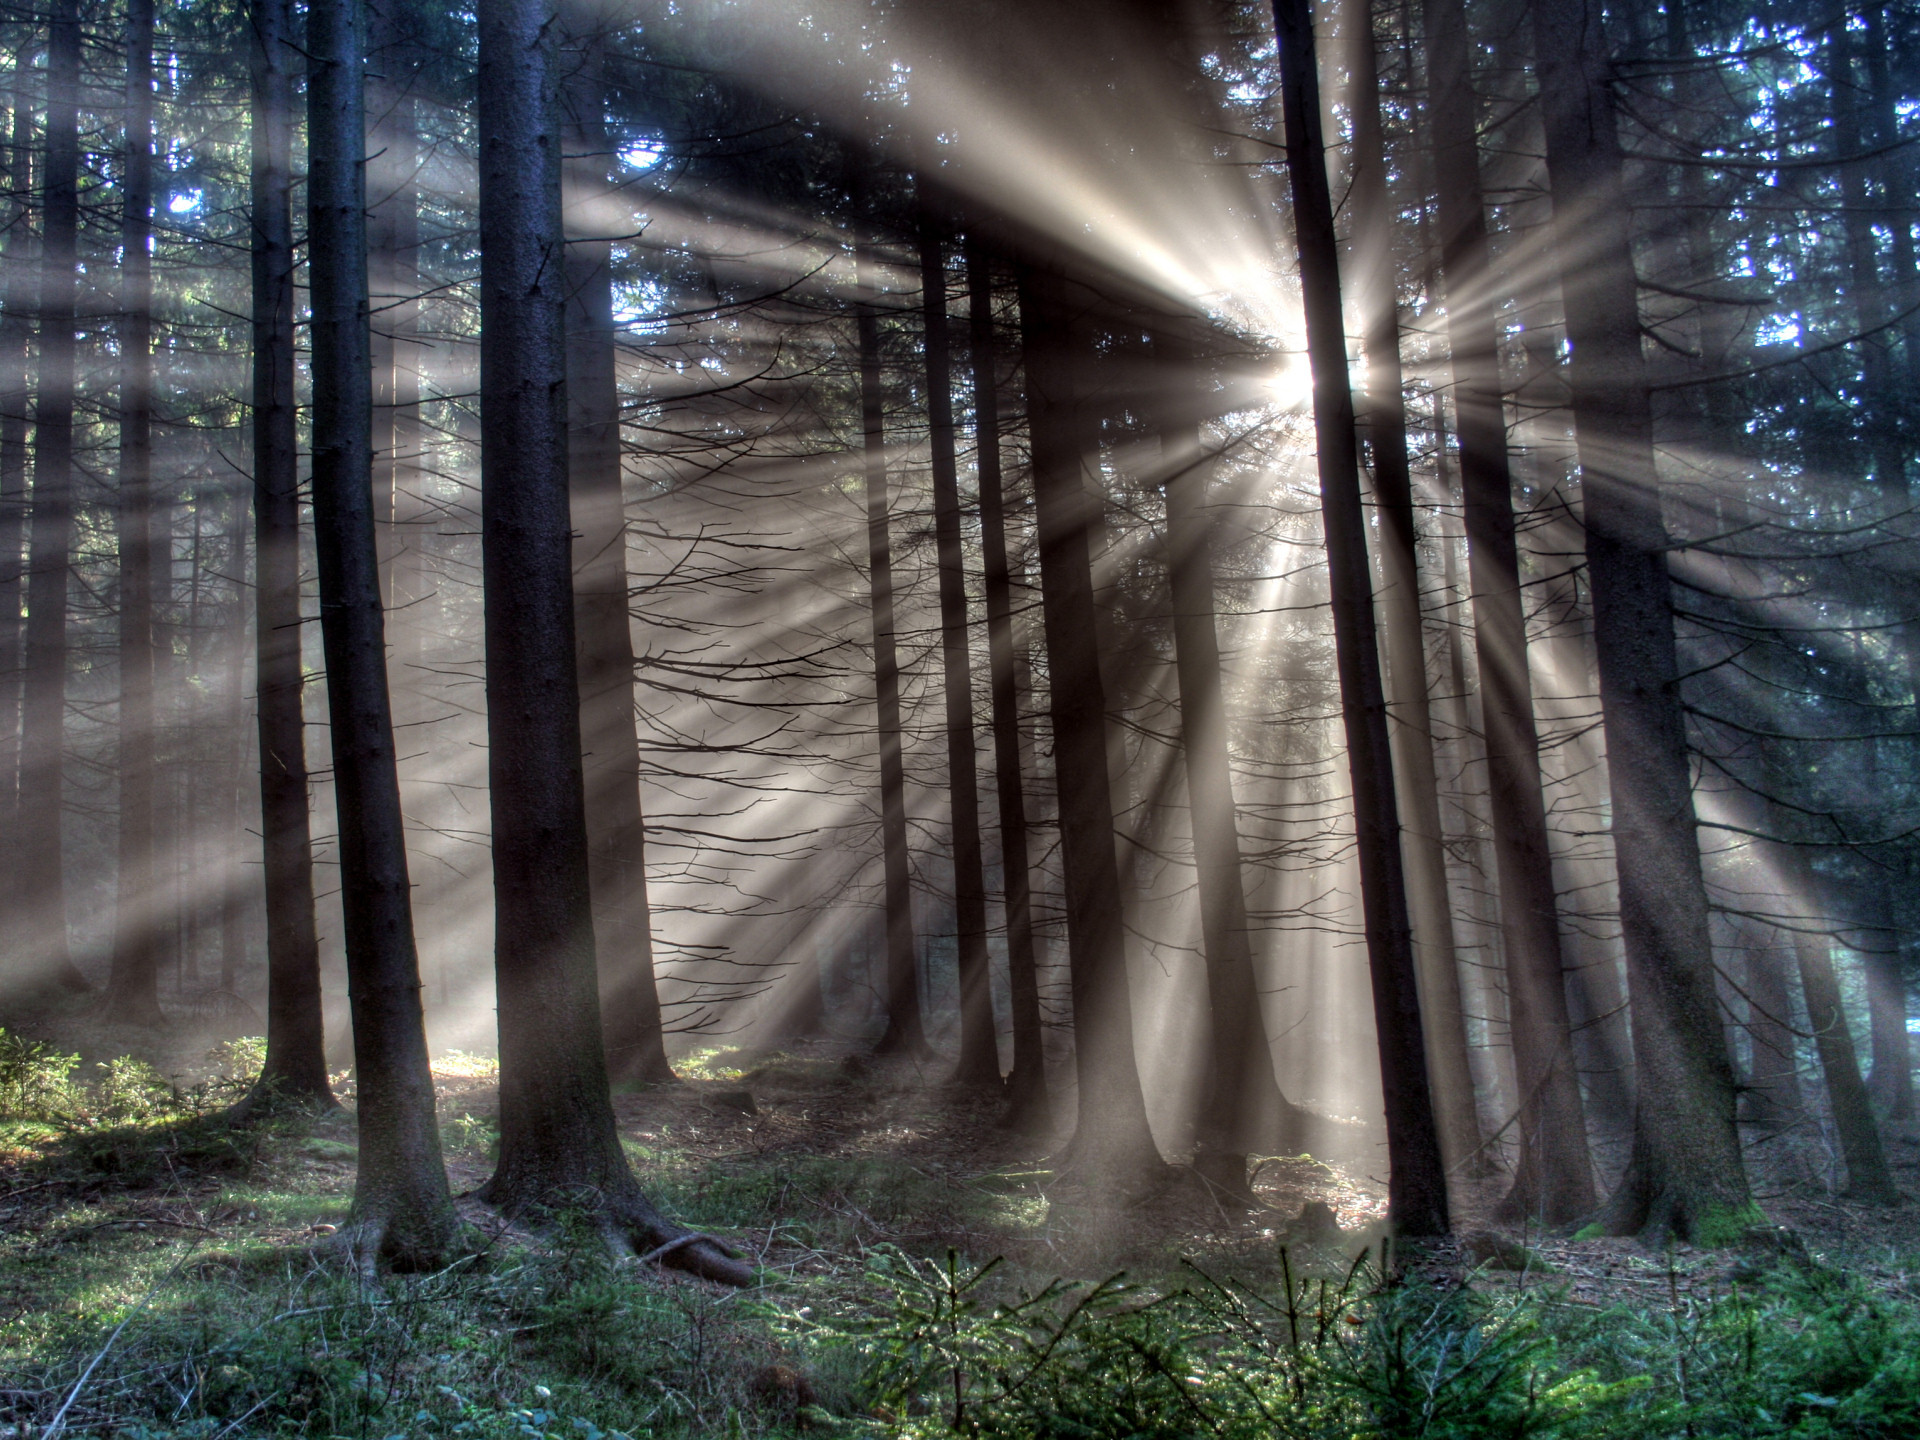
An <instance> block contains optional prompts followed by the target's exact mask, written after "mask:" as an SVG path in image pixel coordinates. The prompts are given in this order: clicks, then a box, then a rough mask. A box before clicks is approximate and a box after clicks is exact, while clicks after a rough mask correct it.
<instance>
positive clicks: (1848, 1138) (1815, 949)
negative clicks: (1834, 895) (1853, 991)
mask: <svg viewBox="0 0 1920 1440" xmlns="http://www.w3.org/2000/svg"><path fill="white" fill-rule="evenodd" d="M1780 856H1781V859H1780V869H1781V873H1782V876H1783V877H1784V878H1785V879H1786V881H1787V885H1788V888H1789V889H1790V890H1791V891H1792V892H1793V894H1794V895H1796V896H1798V897H1799V898H1800V901H1801V903H1802V905H1803V907H1804V908H1805V909H1806V910H1807V911H1809V912H1814V911H1816V910H1817V909H1818V906H1819V895H1820V886H1819V882H1818V881H1817V880H1816V879H1815V877H1814V873H1813V866H1812V865H1810V864H1809V863H1808V862H1807V857H1806V853H1805V852H1804V851H1802V850H1800V849H1798V848H1797V847H1794V846H1782V847H1780ZM1803 923H1805V924H1807V926H1808V928H1805V929H1800V928H1796V929H1795V930H1794V932H1793V937H1792V938H1793V951H1794V958H1795V960H1796V961H1798V963H1799V968H1800V989H1801V991H1802V993H1803V995H1804V996H1805V999H1806V1002H1807V1027H1808V1028H1809V1029H1810V1030H1812V1031H1813V1043H1814V1048H1815V1050H1816V1051H1818V1053H1819V1056H1820V1071H1821V1073H1822V1075H1824V1076H1825V1077H1826V1082H1827V1103H1828V1105H1829V1106H1830V1107H1831V1108H1832V1110H1833V1128H1834V1129H1835V1130H1836V1131H1837V1132H1838V1133H1839V1136H1840V1153H1841V1156H1842V1157H1843V1158H1844V1159H1845V1160H1846V1162H1847V1193H1848V1195H1850V1196H1851V1197H1852V1198H1853V1199H1855V1200H1860V1201H1864V1202H1865V1203H1867V1204H1870V1205H1893V1204H1898V1203H1899V1201H1900V1199H1901V1196H1900V1192H1899V1191H1898V1190H1897V1189H1896V1188H1895V1187H1894V1183H1893V1175H1892V1173H1891V1172H1890V1171H1889V1170H1888V1169H1887V1160H1886V1153H1885V1151H1884V1150H1883V1149H1882V1148H1881V1145H1880V1128H1879V1126H1878V1125H1877V1124H1875V1123H1874V1118H1873V1104H1872V1101H1871V1099H1870V1098H1869V1096H1868V1093H1867V1086H1866V1082H1865V1081H1864V1080H1862V1079H1861V1078H1860V1061H1859V1057H1858V1056H1857V1055H1856V1054H1855V1053H1854V1046H1853V1032H1852V1031H1851V1030H1849V1029H1848V1028H1847V1015H1846V1011H1845V1009H1844V1008H1843V1007H1842V1005H1841V1003H1840V980H1839V977H1838V976H1837V975H1835V974H1834V969H1833V954H1832V951H1831V949H1830V948H1829V942H1828V939H1827V937H1826V936H1825V935H1821V934H1816V933H1814V931H1813V929H1812V924H1814V923H1817V921H1812V920H1811V914H1810V915H1809V918H1808V920H1806V921H1804V922H1803Z"/></svg>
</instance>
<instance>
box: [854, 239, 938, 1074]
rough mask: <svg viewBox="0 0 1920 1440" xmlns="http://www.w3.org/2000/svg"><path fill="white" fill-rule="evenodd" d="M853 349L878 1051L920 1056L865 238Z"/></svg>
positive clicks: (922, 1040) (876, 325)
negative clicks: (876, 753)
mask: <svg viewBox="0 0 1920 1440" xmlns="http://www.w3.org/2000/svg"><path fill="white" fill-rule="evenodd" d="M854 265H855V268H856V270H857V271H858V279H857V281H856V284H857V285H858V287H859V289H860V290H861V291H862V292H863V293H862V296H861V299H860V302H859V304H858V307H857V308H856V310H855V315H854V323H855V326H856V327H857V334H858V341H859V349H860V430H861V436H862V452H861V453H862V457H863V459H864V461H865V465H866V501H867V586H868V596H869V601H870V605H871V608H872V612H873V688H874V708H875V711H876V714H877V717H878V727H879V736H880V858H881V865H882V876H883V884H884V887H885V892H884V893H885V905H886V915H887V1028H886V1029H885V1030H884V1031H883V1032H881V1035H880V1040H879V1043H878V1044H877V1045H876V1046H875V1047H874V1048H875V1051H876V1053H879V1054H882V1055H890V1054H908V1055H914V1056H924V1055H926V1054H927V1053H929V1052H928V1049H927V1039H926V1031H925V1029H924V1028H923V1026H922V1024H921V1019H920V979H919V967H918V966H917V964H916V963H915V957H914V941H913V877H912V875H911V873H910V871H909V869H908V855H907V775H906V762H905V756H904V753H903V750H902V736H901V732H900V666H899V661H898V660H897V659H896V658H895V653H894V645H895V637H896V629H895V618H894V604H893V551H892V547H891V545H890V544H889V542H888V538H887V520H888V510H889V504H888V500H887V445H886V396H885V392H884V390H883V389H882V378H881V369H880V312H879V310H878V309H877V308H876V306H875V305H874V303H873V301H872V300H871V299H869V298H867V297H866V295H865V293H864V292H865V290H866V288H867V284H868V269H869V266H868V264H867V263H866V245H865V242H864V241H863V240H859V239H856V241H855V243H854Z"/></svg>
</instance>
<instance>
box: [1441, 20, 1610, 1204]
mask: <svg viewBox="0 0 1920 1440" xmlns="http://www.w3.org/2000/svg"><path fill="white" fill-rule="evenodd" d="M1425 21H1426V43H1427V70H1428V76H1429V87H1430V88H1429V100H1428V121H1429V124H1430V125H1431V126H1432V131H1433V150H1434V176H1435V181H1436V189H1437V191H1438V199H1439V207H1438V208H1439V221H1440V266H1441V275H1442V280H1443V283H1444V285H1445V293H1446V302H1447V348H1448V353H1449V357H1450V360H1451V366H1452V370H1453V380H1454V403H1455V409H1456V412H1457V415H1458V420H1457V422H1456V429H1457V431H1458V435H1459V441H1460V475H1461V492H1462V496H1463V499H1464V501H1465V510H1466V520H1467V552H1468V559H1467V564H1468V575H1469V581H1470V584H1471V586H1472V590H1473V639H1474V652H1475V658H1476V659H1477V661H1478V665H1479V671H1480V698H1481V715H1482V724H1483V726H1484V729H1485V737H1486V747H1487V795H1488V801H1489V809H1490V811H1491V813H1492V820H1493V850H1494V864H1495V866H1496V869H1497V873H1498V880H1499V887H1500V911H1501V919H1502V921H1503V931H1504V937H1503V938H1504V941H1505V944H1504V946H1503V949H1504V951H1505V956H1506V964H1507V995H1508V1004H1509V1007H1510V1014H1511V1017H1512V1023H1511V1033H1512V1036H1513V1048H1514V1070H1515V1079H1516V1081H1517V1083H1518V1086H1519V1090H1520V1097H1521V1110H1520V1114H1519V1117H1518V1124H1517V1126H1516V1129H1517V1132H1518V1136H1519V1141H1520V1159H1519V1164H1518V1166H1517V1167H1516V1171H1515V1175H1514V1184H1513V1189H1512V1191H1511V1192H1510V1193H1509V1194H1508V1196H1507V1198H1506V1201H1505V1204H1504V1207H1503V1208H1504V1209H1506V1210H1507V1211H1508V1212H1509V1213H1513V1214H1518V1215H1526V1216H1532V1217H1536V1218H1538V1219H1540V1220H1542V1221H1544V1222H1545V1223H1547V1224H1549V1225H1560V1224H1565V1223H1567V1222H1570V1221H1573V1220H1575V1219H1578V1218H1579V1217H1580V1216H1582V1215H1585V1214H1587V1213H1588V1212H1589V1211H1591V1210H1592V1209H1593V1207H1594V1203H1595V1193H1594V1186H1593V1162H1592V1158H1591V1156H1590V1154H1589V1152H1588V1148H1587V1133H1586V1123H1585V1119H1584V1117H1583V1115H1582V1112H1581V1104H1580V1085H1579V1077H1578V1075H1577V1074H1576V1072H1575V1069H1574V1053H1573V1034H1572V1028H1571V1024H1570V1021H1569V1017H1568V1011H1567V991H1566V967H1565V961H1564V957H1563V955H1562V951H1561V941H1560V920H1559V907H1558V904H1557V901H1556V898H1555V895H1554V885H1553V855H1552V851H1551V849H1550V847H1549V843H1548V839H1547V812H1546V804H1545V801H1544V798H1543V796H1542V793H1541V775H1540V737H1539V732H1538V730H1537V729H1536V728H1535V725H1534V717H1533V690H1532V684H1531V679H1530V676H1529V673H1528V667H1527V629H1526V617H1525V615H1524V613H1523V612H1522V609H1521V603H1520V594H1521V591H1520V561H1519V547H1518V543H1517V540H1516V537H1515V532H1514V518H1513V477H1512V473H1511V470H1510V468H1509V461H1508V451H1507V425H1506V414H1505V407H1504V403H1503V401H1502V398H1501V389H1500V360H1499V348H1498V340H1497V334H1496V319H1495V314H1494V307H1493V294H1492V287H1491V284H1490V281H1491V276H1490V275H1489V272H1488V265H1487V222H1486V210H1485V203H1484V199H1483V196H1482V191H1481V182H1480V161H1479V151H1478V142H1477V139H1476V135H1477V128H1476V104H1475V100H1474V94H1473V85H1472V75H1471V71H1470V68H1469V58H1468V53H1469V52H1468V37H1467V19H1466V11H1465V8H1464V6H1463V5H1462V3H1461V0H1427V5H1426V12H1425Z"/></svg>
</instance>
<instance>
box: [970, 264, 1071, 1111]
mask: <svg viewBox="0 0 1920 1440" xmlns="http://www.w3.org/2000/svg"><path fill="white" fill-rule="evenodd" d="M967 326H968V329H967V334H968V339H969V342H970V346H971V357H970V358H971V362H972V370H973V424H974V454H975V457H976V458H975V465H976V468H977V473H978V477H979V490H980V551H981V556H982V559H983V560H984V562H985V565H984V568H985V571H986V597H987V669H988V684H989V689H990V690H991V691H992V699H993V776H994V793H995V796H996V799H997V801H998V804H999V810H1000V870H1001V874H1002V876H1003V877H1004V879H1003V883H1004V884H1005V886H1006V917H1007V990H1008V998H1009V1000H1010V1002H1011V1007H1010V1008H1011V1009H1012V1012H1013V1069H1012V1070H1011V1071H1009V1072H1008V1074H1007V1120H1008V1123H1009V1124H1011V1125H1013V1126H1015V1127H1017V1128H1020V1129H1024V1130H1032V1131H1036V1132H1044V1131H1047V1130H1050V1129H1051V1128H1052V1119H1053V1116H1052V1105H1051V1103H1050V1100H1049V1097H1048V1093H1047V1057H1046V1047H1045V1041H1044V1035H1043V1031H1042V1029H1041V1023H1040V980H1039V968H1038V962H1037V960H1036V958H1035V954H1034V941H1033V862H1032V860H1031V858H1030V857H1029V855H1028V848H1027V797H1026V783H1025V780H1024V779H1023V770H1024V767H1023V764H1022V752H1021V745H1020V706H1019V694H1018V691H1017V690H1016V688H1015V674H1014V643H1013V583H1012V576H1011V574H1010V572H1009V569H1008V565H1007V514H1006V490H1005V483H1006V482H1005V477H1004V475H1003V473H1002V470H1001V466H1000V387H999V383H998V373H997V369H996V364H995V362H996V359H997V349H998V347H997V346H996V345H995V343H994V338H995V335H994V318H993V270H992V266H991V264H990V262H989V261H988V259H987V255H986V252H985V251H984V250H983V249H982V248H981V246H980V244H979V242H977V241H973V240H970V241H969V242H968V245H967Z"/></svg>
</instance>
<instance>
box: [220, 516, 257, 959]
mask: <svg viewBox="0 0 1920 1440" xmlns="http://www.w3.org/2000/svg"><path fill="white" fill-rule="evenodd" d="M227 507H228V508H227V517H228V518H227V558H226V564H227V569H228V573H229V577H230V578H231V580H232V582H233V609H232V610H231V612H230V613H229V614H228V616H227V619H226V623H225V625H224V626H223V627H222V629H223V631H224V634H223V635H222V637H221V638H222V654H221V660H222V662H223V663H222V667H221V668H222V669H223V670H224V671H225V674H224V675H223V676H222V680H221V686H220V698H221V700H222V702H223V708H224V709H225V712H226V713H225V715H224V717H223V719H224V720H225V724H224V725H223V726H222V727H221V728H222V730H223V731H224V732H225V734H226V735H227V736H228V737H229V739H228V741H227V746H226V754H225V756H224V757H223V758H222V760H221V764H220V771H221V775H220V781H221V783H220V800H219V802H218V803H219V805H220V810H221V815H220V821H221V824H220V851H219V855H220V859H219V872H220V876H221V879H220V897H219V905H220V988H221V989H222V990H223V991H226V992H227V993H228V994H229V995H231V994H232V993H233V989H234V987H235V986H236V985H237V984H239V980H240V967H241V965H242V964H243V963H245V961H246V953H247V935H246V930H247V896H248V893H249V892H250V891H251V890H252V887H253V883H254V882H253V867H252V866H250V865H242V864H241V863H240V852H241V845H242V837H243V836H244V835H245V833H246V810H247V802H246V789H247V761H246V755H247V737H246V725H247V492H246V491H245V490H244V489H242V488H241V487H240V486H238V485H235V486H234V487H233V488H232V490H231V491H230V492H229V493H228V496H227Z"/></svg>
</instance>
